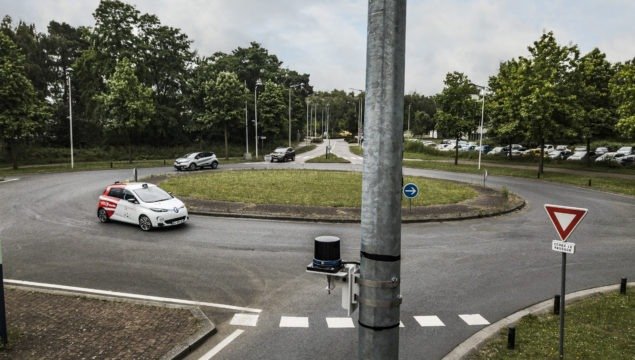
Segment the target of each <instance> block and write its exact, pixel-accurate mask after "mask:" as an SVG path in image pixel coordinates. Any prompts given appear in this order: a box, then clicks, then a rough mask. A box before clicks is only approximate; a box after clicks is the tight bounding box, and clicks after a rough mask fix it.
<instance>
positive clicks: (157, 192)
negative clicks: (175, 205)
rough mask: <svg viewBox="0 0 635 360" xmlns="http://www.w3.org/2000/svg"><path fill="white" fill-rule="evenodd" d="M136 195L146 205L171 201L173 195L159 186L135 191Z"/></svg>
mask: <svg viewBox="0 0 635 360" xmlns="http://www.w3.org/2000/svg"><path fill="white" fill-rule="evenodd" d="M134 193H135V194H136V195H137V196H138V197H139V199H141V201H143V202H146V203H153V202H158V201H164V200H169V199H171V198H172V195H170V194H168V193H167V192H165V190H163V189H161V188H160V187H157V186H148V187H144V188H141V189H136V190H134Z"/></svg>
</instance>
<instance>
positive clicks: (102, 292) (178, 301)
mask: <svg viewBox="0 0 635 360" xmlns="http://www.w3.org/2000/svg"><path fill="white" fill-rule="evenodd" d="M4 282H5V284H14V285H24V286H35V287H41V288H47V289H57V290H66V291H79V292H83V293H88V294H96V295H106V296H114V297H124V298H129V299H139V300H148V301H159V302H165V303H172V304H180V305H192V306H205V307H214V308H220V309H228V310H236V311H243V312H253V313H261V312H262V310H261V309H253V308H247V307H240V306H233V305H225V304H217V303H210V302H202V301H192V300H182V299H173V298H164V297H158V296H147V295H138V294H131V293H123V292H116V291H108V290H98V289H87V288H81V287H74V286H65V285H55V284H44V283H37V282H31V281H22V280H10V279H5V280H4Z"/></svg>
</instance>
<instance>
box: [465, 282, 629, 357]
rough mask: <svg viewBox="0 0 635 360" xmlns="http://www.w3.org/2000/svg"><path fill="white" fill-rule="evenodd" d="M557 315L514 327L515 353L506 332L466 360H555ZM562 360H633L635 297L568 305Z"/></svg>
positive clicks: (610, 297)
mask: <svg viewBox="0 0 635 360" xmlns="http://www.w3.org/2000/svg"><path fill="white" fill-rule="evenodd" d="M559 331H560V327H559V317H558V315H550V314H549V315H547V314H546V315H541V316H535V315H529V316H526V317H524V318H522V319H521V320H520V321H519V323H518V324H516V349H515V350H507V329H505V330H504V331H502V332H501V333H500V334H499V335H498V336H497V337H496V338H495V339H493V340H491V341H490V342H489V343H487V344H486V345H485V346H483V347H482V348H481V349H479V350H478V351H477V352H476V353H474V354H471V355H469V356H468V357H467V359H469V360H480V359H488V360H490V359H532V360H533V359H554V360H555V359H558V358H559V350H558V345H559V336H560V335H559V334H560V332H559ZM564 354H565V358H568V359H569V358H570V359H591V360H593V359H598V360H600V359H602V360H603V359H633V356H634V354H635V294H633V292H632V290H631V292H630V293H628V292H627V294H626V295H620V294H619V293H618V292H612V293H607V294H598V295H595V296H593V297H590V298H587V299H584V300H581V301H579V302H576V303H573V304H571V305H567V308H566V317H565V342H564Z"/></svg>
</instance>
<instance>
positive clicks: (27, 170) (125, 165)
mask: <svg viewBox="0 0 635 360" xmlns="http://www.w3.org/2000/svg"><path fill="white" fill-rule="evenodd" d="M218 161H219V162H220V165H219V166H223V164H231V163H239V162H242V161H244V160H243V159H242V158H239V157H236V158H229V160H225V159H222V158H219V159H218ZM173 163H174V159H170V160H134V161H133V162H132V163H130V162H128V161H89V162H76V163H75V167H74V168H72V169H71V164H68V163H67V164H46V165H23V166H20V167H19V168H18V169H17V170H13V169H12V168H11V167H5V168H0V177H3V176H10V175H13V176H15V175H26V174H43V173H60V172H72V171H86V170H108V169H133V168H138V169H141V168H150V167H162V166H172V164H173Z"/></svg>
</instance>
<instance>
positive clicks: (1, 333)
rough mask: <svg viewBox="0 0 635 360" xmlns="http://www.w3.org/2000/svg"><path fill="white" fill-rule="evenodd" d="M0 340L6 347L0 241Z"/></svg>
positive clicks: (0, 243)
mask: <svg viewBox="0 0 635 360" xmlns="http://www.w3.org/2000/svg"><path fill="white" fill-rule="evenodd" d="M0 338H2V343H3V344H4V347H5V348H6V347H7V342H8V340H9V334H8V333H7V314H6V311H5V306H4V274H3V272H2V241H1V240H0Z"/></svg>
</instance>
